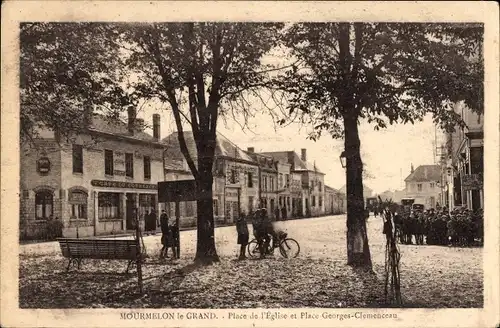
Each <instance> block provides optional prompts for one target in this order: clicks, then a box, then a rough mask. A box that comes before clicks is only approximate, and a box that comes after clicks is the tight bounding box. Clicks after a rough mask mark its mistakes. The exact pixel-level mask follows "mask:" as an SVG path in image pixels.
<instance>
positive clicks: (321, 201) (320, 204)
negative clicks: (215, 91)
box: [318, 196, 323, 207]
mask: <svg viewBox="0 0 500 328" xmlns="http://www.w3.org/2000/svg"><path fill="white" fill-rule="evenodd" d="M318 205H319V207H321V206H323V197H322V196H319V198H318Z"/></svg>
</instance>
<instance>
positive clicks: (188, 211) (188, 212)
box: [186, 202, 194, 216]
mask: <svg viewBox="0 0 500 328" xmlns="http://www.w3.org/2000/svg"><path fill="white" fill-rule="evenodd" d="M193 204H194V202H186V216H194V206H193Z"/></svg>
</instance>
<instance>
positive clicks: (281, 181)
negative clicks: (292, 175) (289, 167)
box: [278, 173, 283, 188]
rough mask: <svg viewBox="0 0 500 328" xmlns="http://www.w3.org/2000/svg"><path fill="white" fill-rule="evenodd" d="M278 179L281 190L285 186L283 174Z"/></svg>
mask: <svg viewBox="0 0 500 328" xmlns="http://www.w3.org/2000/svg"><path fill="white" fill-rule="evenodd" d="M278 179H279V181H278V186H279V188H281V187H282V186H283V174H282V173H280V175H279V178H278Z"/></svg>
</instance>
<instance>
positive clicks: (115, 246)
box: [57, 238, 140, 273]
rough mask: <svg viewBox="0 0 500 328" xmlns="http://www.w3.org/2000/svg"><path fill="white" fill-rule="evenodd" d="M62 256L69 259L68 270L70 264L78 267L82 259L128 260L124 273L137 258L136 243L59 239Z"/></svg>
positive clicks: (122, 240) (116, 240) (114, 240)
mask: <svg viewBox="0 0 500 328" xmlns="http://www.w3.org/2000/svg"><path fill="white" fill-rule="evenodd" d="M57 240H58V241H59V245H60V246H61V252H62V255H63V256H64V257H66V258H68V259H69V262H68V267H67V268H66V271H68V270H69V268H70V266H71V263H73V264H74V265H75V264H76V265H78V269H80V264H81V262H82V260H83V259H93V260H128V265H127V269H126V271H125V272H126V273H128V271H129V269H130V267H131V265H133V264H134V263H135V261H138V260H140V258H138V255H139V254H138V253H139V252H138V248H137V242H136V241H135V240H125V239H78V238H59V239H57Z"/></svg>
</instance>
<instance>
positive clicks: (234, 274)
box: [20, 215, 483, 308]
mask: <svg viewBox="0 0 500 328" xmlns="http://www.w3.org/2000/svg"><path fill="white" fill-rule="evenodd" d="M278 224H279V225H281V226H282V227H283V228H284V229H285V230H286V231H287V232H288V234H289V236H290V237H292V238H294V239H296V240H297V241H298V242H299V244H300V246H301V252H300V254H299V256H298V257H297V258H296V259H282V258H281V257H280V255H278V254H276V255H274V257H271V258H269V259H266V260H263V261H261V260H247V261H236V257H237V253H238V245H236V229H235V227H221V228H217V229H216V231H215V238H216V245H217V252H218V254H219V256H220V257H221V262H220V263H217V264H215V265H213V266H209V267H201V268H195V267H193V266H192V265H191V263H192V259H193V258H194V252H195V246H196V243H195V239H196V231H195V230H191V231H182V232H181V259H180V260H176V261H174V262H171V261H170V260H169V261H167V262H165V264H163V263H158V262H159V261H158V260H157V256H158V254H159V249H160V235H156V236H146V237H144V243H145V245H146V249H147V253H148V255H150V257H151V258H150V259H148V262H147V263H151V265H148V264H146V265H145V268H144V277H145V280H146V283H145V290H146V293H147V294H148V296H147V297H146V298H138V296H137V295H136V286H137V279H136V276H135V275H129V276H125V277H124V276H123V275H120V273H121V272H123V271H124V268H125V266H126V264H124V262H123V261H122V262H120V261H93V260H88V261H86V262H84V265H83V267H82V269H81V270H80V271H76V270H73V271H72V272H71V273H68V274H67V275H60V274H58V273H59V272H64V269H65V265H66V263H67V260H66V259H64V258H62V256H61V255H60V249H59V245H58V244H57V243H56V242H51V243H41V244H29V245H21V246H20V248H21V250H20V252H21V256H20V302H21V303H20V304H21V307H49V308H50V307H82V306H91V307H103V306H105V307H121V306H128V305H131V306H146V307H232V306H238V307H256V306H261V307H275V306H287V307H300V306H317V307H332V306H333V307H352V306H384V305H383V302H384V300H383V279H384V247H385V245H384V238H383V237H384V236H383V235H382V233H381V229H382V224H381V219H380V218H375V217H373V216H372V217H370V219H369V220H368V224H367V226H368V237H369V242H370V250H371V254H372V261H373V266H374V271H375V272H376V277H375V276H363V275H362V274H359V273H358V272H355V271H354V270H352V268H350V267H348V266H347V265H345V263H346V254H345V253H346V241H345V229H346V228H345V215H340V216H328V217H321V218H312V219H302V220H292V221H285V222H279V223H278ZM250 231H251V229H250ZM399 247H400V253H401V277H402V293H403V297H404V298H405V299H406V301H405V306H410V307H412V306H414V307H481V306H482V302H483V295H482V287H481V286H482V266H481V265H482V248H458V247H454V248H452V247H439V246H427V245H423V246H416V245H399ZM50 266H52V267H50ZM111 273H116V275H115V276H113V275H112V274H111ZM47 274H48V275H49V276H50V275H53V276H54V277H57V279H56V280H54V279H51V278H49V277H47ZM172 274H174V275H173V276H172ZM100 275H102V277H100V279H95V277H96V276H100ZM179 276H181V277H182V279H181V278H179ZM74 279H77V280H79V284H78V285H75V284H73V283H72V281H73V280H74ZM176 279H181V280H176ZM49 280H50V281H49ZM96 280H97V281H96ZM47 284H48V285H47ZM66 284H68V285H70V286H71V288H72V293H73V294H74V293H78V290H80V291H81V292H82V296H81V297H79V298H78V297H77V298H71V300H70V299H69V298H70V295H72V294H71V293H69V292H66V291H65V289H66V288H68V287H65V285H66ZM176 284H177V285H176ZM49 286H50V287H49ZM120 286H122V287H123V286H127V288H126V289H123V290H122V292H123V294H124V295H121V296H120V297H118V294H120V288H122V287H120ZM54 288H55V290H54ZM89 288H90V289H89ZM165 288H166V289H165ZM270 290H272V291H274V292H272V293H269V291H270ZM33 291H37V292H33ZM117 291H118V294H116V293H117ZM54 293H56V294H57V297H54ZM65 293H68V294H67V296H68V298H65V297H64V294H65ZM185 293H188V294H185ZM200 293H201V294H200ZM50 295H52V296H50ZM110 295H111V296H110ZM252 295H254V296H252ZM255 295H258V296H255ZM262 295H265V296H262ZM458 295H460V297H458Z"/></svg>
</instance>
